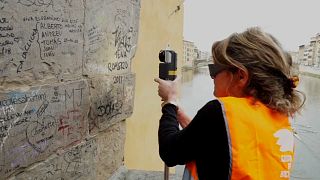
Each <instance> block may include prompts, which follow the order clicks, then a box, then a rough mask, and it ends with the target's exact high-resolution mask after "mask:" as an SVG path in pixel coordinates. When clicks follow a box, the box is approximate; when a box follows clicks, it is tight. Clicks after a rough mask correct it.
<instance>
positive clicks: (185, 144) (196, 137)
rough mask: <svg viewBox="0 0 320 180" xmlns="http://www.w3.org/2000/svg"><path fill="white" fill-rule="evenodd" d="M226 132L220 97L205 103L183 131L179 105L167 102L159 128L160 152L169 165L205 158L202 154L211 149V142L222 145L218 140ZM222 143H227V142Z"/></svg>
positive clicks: (215, 145) (216, 145) (217, 145)
mask: <svg viewBox="0 0 320 180" xmlns="http://www.w3.org/2000/svg"><path fill="white" fill-rule="evenodd" d="M221 133H222V135H221ZM225 134H226V129H225V125H224V120H223V114H222V108H221V104H220V102H219V101H218V100H213V101H210V102H208V103H207V104H206V105H205V106H203V107H202V108H201V109H200V110H199V111H198V112H197V114H196V116H195V117H194V118H193V120H192V121H191V122H190V124H189V125H188V126H187V127H186V128H184V129H183V130H179V124H178V121H177V109H176V107H175V106H174V105H172V104H167V105H165V106H164V107H163V108H162V117H161V119H160V125H159V130H158V140H159V154H160V157H161V159H162V160H163V161H164V162H165V163H166V164H167V165H168V166H170V167H171V166H175V165H177V164H185V163H187V162H189V161H192V160H196V159H203V157H205V155H204V154H203V153H204V152H206V151H205V150H204V148H206V149H208V148H207V147H208V146H210V144H209V143H213V144H214V147H215V148H216V147H219V146H220V145H219V142H220V141H221V140H216V139H218V138H220V139H221V136H223V137H225ZM224 140H225V139H223V141H224ZM222 144H223V146H225V142H223V143H222ZM221 146H222V145H221ZM221 146H220V148H221ZM212 153H213V152H212Z"/></svg>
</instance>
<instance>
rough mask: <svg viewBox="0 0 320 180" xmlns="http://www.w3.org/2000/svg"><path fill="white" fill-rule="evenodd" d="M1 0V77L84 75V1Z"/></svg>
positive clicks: (35, 77) (36, 77)
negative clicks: (82, 72)
mask: <svg viewBox="0 0 320 180" xmlns="http://www.w3.org/2000/svg"><path fill="white" fill-rule="evenodd" d="M2 1H3V3H2V4H4V2H5V6H3V11H1V18H0V65H1V66H0V77H7V79H8V80H10V79H17V78H19V79H43V78H46V77H51V76H53V77H55V78H57V79H59V80H60V79H63V78H64V76H67V75H68V74H72V75H73V76H77V75H80V74H81V69H82V56H83V54H82V49H83V42H84V40H83V33H84V32H83V30H84V13H83V11H84V4H83V1H79V2H78V1H74V0H16V1H4V0H2ZM0 7H1V4H0ZM19 12H23V13H19ZM62 59H63V60H62Z"/></svg>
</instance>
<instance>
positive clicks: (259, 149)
mask: <svg viewBox="0 0 320 180" xmlns="http://www.w3.org/2000/svg"><path fill="white" fill-rule="evenodd" d="M212 58H213V63H214V64H210V65H209V70H210V75H211V77H212V79H213V82H214V96H215V97H217V99H215V100H212V101H210V102H208V103H207V104H206V105H205V106H203V107H202V108H201V109H200V110H199V111H198V113H197V114H196V116H195V117H194V118H193V120H192V121H191V120H190V118H188V117H187V116H186V115H185V113H184V112H183V111H182V110H181V108H179V107H178V106H177V103H176V101H177V96H178V93H177V88H176V84H177V82H176V81H164V80H161V79H159V78H156V79H155V81H156V82H157V83H159V86H158V88H159V89H158V94H159V96H160V97H161V98H162V100H163V101H164V102H163V103H162V113H163V114H162V117H161V119H160V125H159V132H158V136H159V153H160V157H161V158H162V160H163V161H164V162H165V163H166V164H167V165H168V166H175V165H177V164H187V166H186V167H187V168H186V171H185V174H184V178H187V176H189V178H191V179H201V180H203V179H209V180H211V179H218V180H221V179H246V180H249V179H259V180H270V179H272V180H276V179H289V178H290V169H291V165H292V163H293V156H294V155H293V153H294V149H293V148H294V147H293V133H292V129H291V126H290V122H289V117H291V116H293V115H294V114H295V113H296V112H297V111H299V109H300V108H301V107H302V105H303V103H304V99H305V98H304V95H303V94H302V93H301V94H299V93H298V91H297V90H295V89H294V88H295V83H294V81H293V79H292V78H291V75H290V73H291V72H290V64H289V62H288V53H287V52H285V51H284V50H283V49H282V47H281V46H280V44H279V43H278V41H277V40H276V39H275V38H274V37H273V36H271V35H270V34H267V33H265V32H263V31H262V30H261V29H260V28H257V27H254V28H249V29H247V30H246V31H244V32H242V33H239V34H238V33H235V34H232V35H231V36H229V37H228V38H226V39H224V40H222V41H218V42H216V43H214V44H213V46H212ZM301 95H302V96H301ZM179 123H180V125H181V126H182V127H184V128H183V129H182V130H179Z"/></svg>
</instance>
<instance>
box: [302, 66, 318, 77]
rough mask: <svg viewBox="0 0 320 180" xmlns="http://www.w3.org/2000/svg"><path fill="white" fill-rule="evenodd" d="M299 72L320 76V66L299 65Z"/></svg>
mask: <svg viewBox="0 0 320 180" xmlns="http://www.w3.org/2000/svg"><path fill="white" fill-rule="evenodd" d="M299 72H300V73H301V74H304V75H307V76H312V77H317V78H320V68H319V67H311V66H304V65H300V66H299Z"/></svg>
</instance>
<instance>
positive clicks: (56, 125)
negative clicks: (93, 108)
mask: <svg viewBox="0 0 320 180" xmlns="http://www.w3.org/2000/svg"><path fill="white" fill-rule="evenodd" d="M88 94H89V91H88V87H87V84H86V83H85V81H75V82H71V83H61V84H53V85H44V86H39V87H33V88H31V89H30V90H28V91H26V92H21V91H12V92H10V93H2V94H0V154H1V155H0V166H1V167H2V168H0V176H1V177H8V176H9V175H10V174H12V173H13V172H16V171H19V170H20V168H22V167H27V166H28V165H29V164H31V163H33V162H36V161H39V160H41V159H43V158H45V157H46V156H48V155H50V154H52V153H53V152H55V151H56V150H57V149H58V148H61V147H66V146H68V145H70V144H74V143H77V142H80V141H81V140H82V139H83V138H84V137H85V136H86V135H87V132H88V122H87V121H86V118H85V117H86V116H87V113H88V109H89V98H88ZM53 99H54V101H52V100H53Z"/></svg>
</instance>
